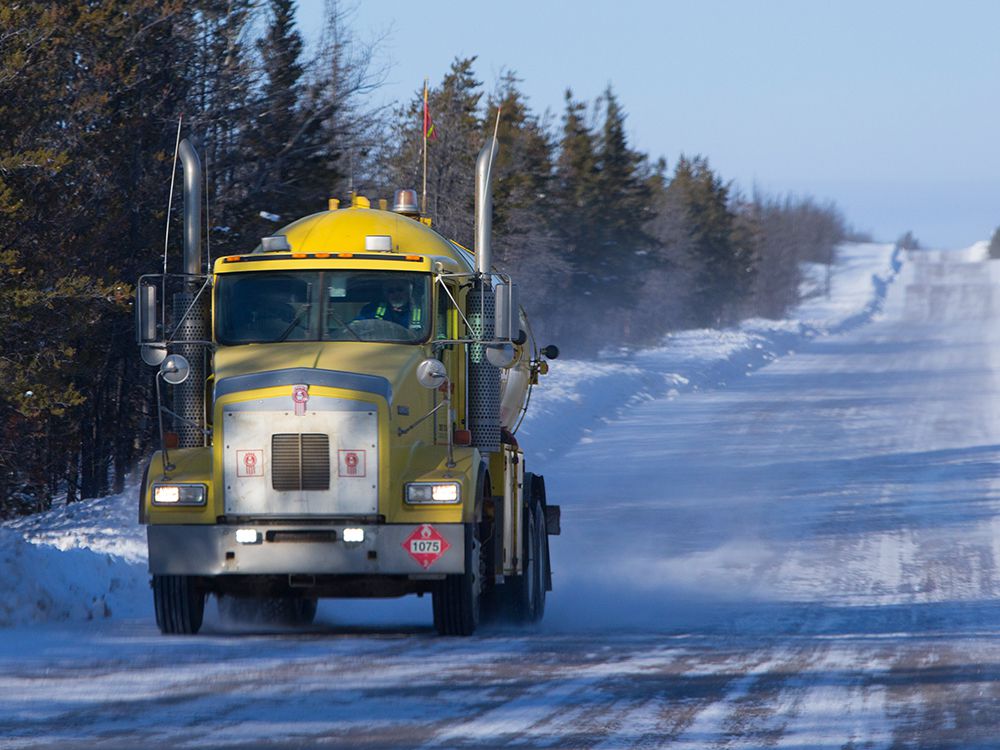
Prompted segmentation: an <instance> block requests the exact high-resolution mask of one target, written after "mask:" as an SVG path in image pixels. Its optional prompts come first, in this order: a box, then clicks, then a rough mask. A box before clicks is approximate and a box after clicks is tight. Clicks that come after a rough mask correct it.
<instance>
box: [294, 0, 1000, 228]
mask: <svg viewBox="0 0 1000 750" xmlns="http://www.w3.org/2000/svg"><path fill="white" fill-rule="evenodd" d="M322 6H323V0H300V12H299V16H300V19H301V21H302V23H303V27H304V28H305V29H306V33H307V36H308V35H309V30H310V29H315V28H316V27H317V26H318V24H319V20H320V17H321V14H322ZM350 23H351V26H352V28H353V30H354V32H355V33H356V34H357V36H358V37H359V38H361V39H372V38H377V37H381V41H380V42H379V44H378V50H379V56H380V60H381V61H383V62H384V63H386V64H387V66H388V77H387V80H386V83H385V85H384V86H383V87H382V88H381V89H379V91H378V92H377V93H376V94H375V99H376V101H378V102H383V101H394V100H398V99H405V98H408V97H410V96H411V95H414V94H415V93H416V92H417V91H418V90H419V88H420V86H421V84H422V81H423V79H424V77H425V76H426V77H429V78H430V80H431V82H432V84H433V83H435V82H439V81H440V80H441V78H442V76H443V75H444V74H445V72H446V71H447V69H448V66H449V64H450V63H451V61H452V60H453V59H454V58H455V57H458V56H472V55H477V56H478V61H477V64H476V72H477V74H478V76H479V79H480V80H482V81H484V83H485V84H486V85H487V87H488V88H489V87H491V86H492V84H493V83H494V82H495V81H496V80H497V79H498V77H499V76H500V74H501V72H502V71H504V70H505V69H512V70H514V71H516V73H517V74H518V76H519V77H520V78H521V79H522V80H523V83H522V89H523V91H524V92H525V94H526V95H527V97H528V100H529V102H530V104H531V106H532V108H533V110H534V111H536V112H538V113H541V112H543V111H544V110H546V109H550V110H552V112H553V114H554V115H555V116H556V118H557V119H558V118H559V117H560V116H561V114H562V109H563V95H564V92H565V90H566V88H567V87H569V88H572V90H573V92H574V95H575V97H576V98H578V99H585V100H588V101H592V100H593V99H594V98H596V97H597V96H598V95H600V93H601V92H602V91H603V90H604V89H605V87H606V86H607V85H608V84H609V83H610V84H611V85H612V86H613V87H614V89H615V91H616V93H617V95H618V97H619V99H620V101H621V103H622V105H623V107H624V108H625V111H626V113H627V114H628V129H629V135H630V137H631V139H632V145H633V146H634V147H635V148H638V149H640V150H642V151H644V152H646V153H648V154H649V155H650V156H651V157H653V158H657V157H659V156H663V157H665V158H666V159H667V162H668V167H669V168H672V166H673V164H674V163H675V162H676V159H677V157H678V156H679V155H680V154H682V153H684V154H689V155H690V154H702V155H705V156H707V157H708V158H709V161H710V163H711V164H712V165H713V167H714V168H715V169H716V170H718V171H719V172H720V174H721V175H722V176H723V177H724V178H725V179H730V180H734V181H735V182H736V183H737V184H738V185H739V186H740V187H741V188H743V189H745V190H748V191H749V190H750V189H751V188H752V187H753V186H754V185H755V184H756V185H758V186H760V187H762V188H764V189H766V190H767V191H769V192H774V193H784V192H789V191H793V192H797V193H809V194H812V195H814V196H816V197H817V198H820V199H831V200H834V201H836V202H837V204H838V205H839V206H840V207H841V208H842V209H843V211H844V213H845V215H846V216H847V218H848V220H849V221H850V222H851V223H852V224H853V225H854V226H855V227H856V228H858V229H860V230H868V231H871V232H873V233H874V234H875V235H876V237H878V238H880V239H887V240H891V239H894V238H895V237H896V236H898V235H899V234H901V233H902V232H903V231H905V230H906V229H912V230H913V231H914V233H915V234H916V235H917V237H918V238H919V239H920V240H921V241H922V242H923V243H924V244H925V245H931V246H938V247H955V246H965V245H968V244H971V243H972V242H974V241H976V240H980V239H988V238H989V235H990V233H991V232H992V231H993V229H994V228H995V227H996V226H997V225H1000V153H998V149H997V147H996V142H997V139H996V135H995V134H996V130H997V120H998V104H997V96H996V94H997V82H998V72H1000V43H998V40H997V30H998V29H1000V3H993V2H986V1H985V0H982V1H978V2H977V1H974V0H958V1H957V2H956V1H953V2H947V3H945V2H925V1H920V0H918V1H916V2H914V1H913V0H910V1H909V2H904V1H901V0H880V1H879V2H873V1H871V0H869V2H862V1H860V0H838V2H819V1H818V0H814V1H806V0H802V1H801V2H793V1H791V0H767V1H761V0H758V1H757V2H735V1H732V2H726V1H724V0H701V1H699V2H639V1H638V0H619V1H618V2H615V3H606V2H601V3H597V2H564V1H563V0H558V1H551V0H536V1H535V2H524V1H523V0H513V1H510V2H504V3H494V4H486V3H468V2H466V3H454V2H447V1H445V0H439V2H433V3H427V2H413V0H407V1H406V2H404V1H403V0H381V2H378V3H375V2H360V3H358V4H357V5H356V6H355V7H354V11H353V12H352V13H351V14H350Z"/></svg>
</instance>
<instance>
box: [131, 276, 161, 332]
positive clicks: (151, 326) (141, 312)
mask: <svg viewBox="0 0 1000 750" xmlns="http://www.w3.org/2000/svg"><path fill="white" fill-rule="evenodd" d="M135 303H136V304H135V337H136V341H137V342H138V343H139V344H150V343H156V342H158V341H159V339H158V338H157V336H156V332H157V328H158V326H157V323H158V322H159V321H158V320H157V317H158V314H159V312H160V308H159V306H158V305H157V304H156V285H155V284H149V283H143V282H140V283H139V286H137V287H136V289H135Z"/></svg>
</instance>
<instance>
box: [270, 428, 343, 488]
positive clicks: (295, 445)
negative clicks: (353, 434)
mask: <svg viewBox="0 0 1000 750" xmlns="http://www.w3.org/2000/svg"><path fill="white" fill-rule="evenodd" d="M271 486H272V487H273V488H274V489H275V490H277V491H279V492H290V491H292V492H294V491H297V490H328V489H330V436H329V435H324V434H321V433H319V434H303V433H283V434H278V435H272V436H271Z"/></svg>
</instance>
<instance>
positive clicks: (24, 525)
mask: <svg viewBox="0 0 1000 750" xmlns="http://www.w3.org/2000/svg"><path fill="white" fill-rule="evenodd" d="M136 493H137V489H136V488H135V487H134V486H133V487H130V488H127V489H126V491H125V492H123V493H122V494H121V495H112V496H109V497H103V498H98V499H95V500H87V501H84V502H79V503H72V504H70V505H66V506H61V507H57V508H53V509H52V510H51V511H49V512H47V513H40V514H37V515H34V516H28V517H25V518H21V519H17V520H16V521H12V522H8V523H6V524H4V526H3V527H0V626H11V625H25V624H30V623H38V622H45V621H50V620H92V619H96V618H104V617H112V616H120V617H145V616H147V615H149V613H150V610H151V604H150V602H151V597H150V596H149V594H148V589H149V584H148V578H147V575H146V535H145V532H144V530H143V528H142V527H141V526H139V523H138V519H137V518H136V507H135V504H136V500H135V498H136Z"/></svg>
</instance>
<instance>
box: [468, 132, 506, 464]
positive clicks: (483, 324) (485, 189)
mask: <svg viewBox="0 0 1000 750" xmlns="http://www.w3.org/2000/svg"><path fill="white" fill-rule="evenodd" d="M499 150H500V149H499V147H498V146H497V142H496V139H495V138H489V139H488V140H487V141H486V145H485V146H483V150H482V151H480V152H479V158H477V159H476V273H477V278H476V280H475V282H474V283H473V286H472V289H470V290H469V295H468V297H466V304H467V305H468V314H469V323H470V324H471V333H472V335H473V337H474V338H476V339H478V340H479V341H492V340H493V339H494V337H495V332H494V330H493V328H494V321H495V319H496V293H495V292H494V291H493V273H492V270H493V259H492V249H491V247H490V239H491V236H492V234H493V186H492V184H491V180H490V177H491V175H490V168H491V167H492V166H493V162H494V160H495V159H496V155H497V152H498V151H499ZM468 372H469V375H468V377H469V394H468V412H469V432H470V433H472V441H471V445H472V446H473V447H476V448H479V450H480V451H483V452H484V453H496V452H497V451H499V450H500V438H501V435H500V370H499V369H498V368H496V367H494V366H493V365H492V364H491V363H490V361H489V359H488V358H487V357H486V344H481V343H480V344H470V345H469V371H468Z"/></svg>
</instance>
